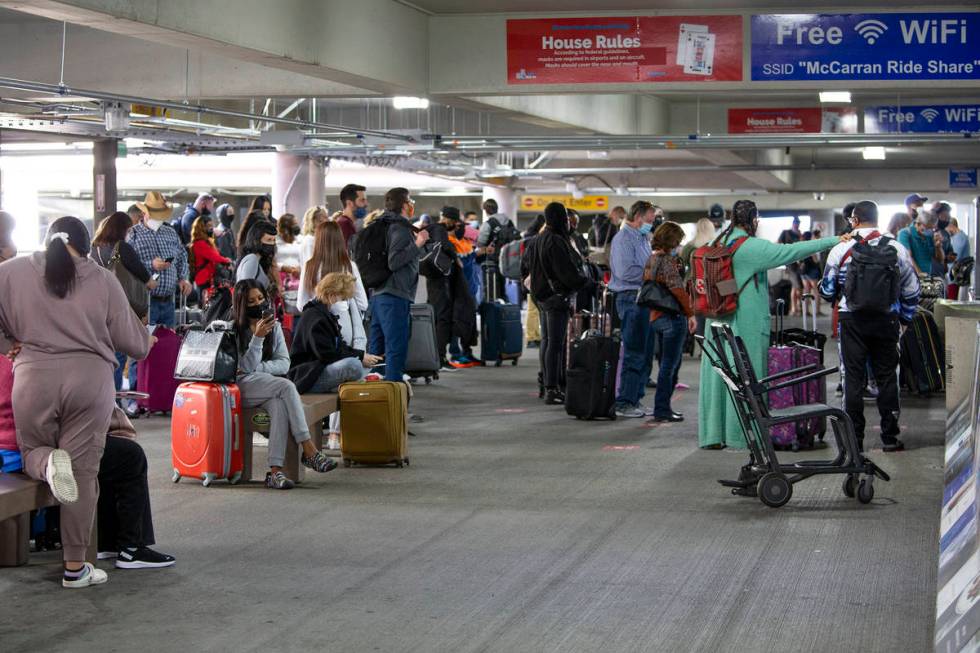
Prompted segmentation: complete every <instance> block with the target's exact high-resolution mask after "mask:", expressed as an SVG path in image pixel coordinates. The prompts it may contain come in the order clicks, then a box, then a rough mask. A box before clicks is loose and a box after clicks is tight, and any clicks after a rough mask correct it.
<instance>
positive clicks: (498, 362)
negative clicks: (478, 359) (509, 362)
mask: <svg viewBox="0 0 980 653" xmlns="http://www.w3.org/2000/svg"><path fill="white" fill-rule="evenodd" d="M503 364H504V362H503V361H500V360H498V361H497V362H496V363H494V364H493V366H494V367H500V366H501V365H503Z"/></svg>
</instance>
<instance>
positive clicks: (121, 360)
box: [113, 351, 136, 392]
mask: <svg viewBox="0 0 980 653" xmlns="http://www.w3.org/2000/svg"><path fill="white" fill-rule="evenodd" d="M126 359H127V356H126V354H124V353H122V352H119V351H117V352H116V362H117V363H118V364H119V366H118V367H117V368H116V371H115V372H113V380H114V381H115V384H116V392H119V391H120V390H122V381H123V378H122V376H123V368H124V367H126ZM129 389H130V391H134V392H135V390H136V361H135V360H132V361H130V363H129Z"/></svg>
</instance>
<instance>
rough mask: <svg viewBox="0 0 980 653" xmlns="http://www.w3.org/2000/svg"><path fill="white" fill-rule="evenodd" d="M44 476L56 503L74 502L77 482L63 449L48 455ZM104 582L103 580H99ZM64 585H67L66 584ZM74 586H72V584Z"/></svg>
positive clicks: (76, 496)
mask: <svg viewBox="0 0 980 653" xmlns="http://www.w3.org/2000/svg"><path fill="white" fill-rule="evenodd" d="M44 478H46V479H47V481H48V485H50V486H51V494H53V495H54V498H55V499H57V500H58V503H75V502H76V501H78V484H77V483H75V475H74V473H73V472H72V469H71V456H69V455H68V452H67V451H65V450H64V449H55V450H54V451H52V452H51V455H50V456H48V467H47V469H46V470H45V472H44ZM101 582H103V583H104V582H105V581H101ZM65 587H68V585H66V586H65ZM72 587H74V586H72Z"/></svg>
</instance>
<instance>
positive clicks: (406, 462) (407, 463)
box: [405, 458, 411, 467]
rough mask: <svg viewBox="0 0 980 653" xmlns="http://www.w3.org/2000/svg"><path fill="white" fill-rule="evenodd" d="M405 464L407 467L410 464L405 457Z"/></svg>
mask: <svg viewBox="0 0 980 653" xmlns="http://www.w3.org/2000/svg"><path fill="white" fill-rule="evenodd" d="M405 466H406V467H409V466H411V463H410V462H409V461H408V458H406V459H405Z"/></svg>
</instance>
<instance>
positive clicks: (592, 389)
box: [565, 314, 620, 419]
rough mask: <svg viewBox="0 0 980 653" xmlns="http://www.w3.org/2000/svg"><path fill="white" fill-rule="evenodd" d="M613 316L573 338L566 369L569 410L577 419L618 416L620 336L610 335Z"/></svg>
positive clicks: (602, 317) (566, 404)
mask: <svg viewBox="0 0 980 653" xmlns="http://www.w3.org/2000/svg"><path fill="white" fill-rule="evenodd" d="M608 322H609V316H608V315H606V314H601V315H600V316H599V318H598V321H597V323H596V324H594V325H593V327H595V328H592V329H588V330H587V331H585V332H583V333H582V334H581V335H580V336H579V337H577V338H575V339H574V340H572V341H570V343H569V350H568V369H567V370H566V372H565V412H566V413H568V414H569V415H572V416H573V417H575V418H576V419H597V418H604V417H605V418H609V419H616V371H617V368H618V366H619V349H620V339H619V336H618V335H613V336H608V335H605V334H606V333H607V331H606V328H605V325H606V324H608Z"/></svg>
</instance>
